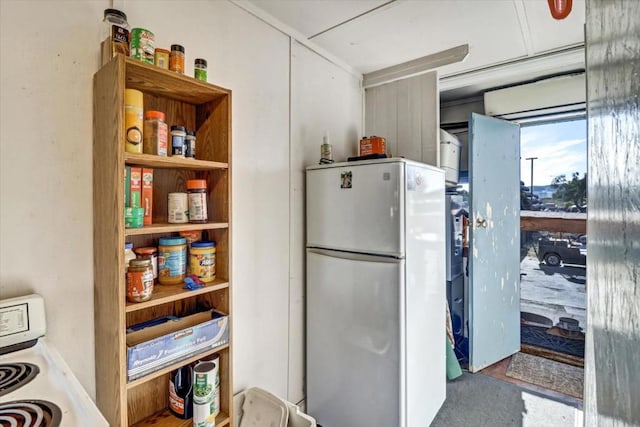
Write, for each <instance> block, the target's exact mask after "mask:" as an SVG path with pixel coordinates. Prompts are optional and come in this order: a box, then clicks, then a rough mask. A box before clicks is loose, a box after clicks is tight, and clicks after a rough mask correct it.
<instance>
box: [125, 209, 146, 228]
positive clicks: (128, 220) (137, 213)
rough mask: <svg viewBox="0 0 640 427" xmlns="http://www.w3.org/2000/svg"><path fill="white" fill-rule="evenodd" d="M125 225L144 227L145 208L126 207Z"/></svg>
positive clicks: (128, 226)
mask: <svg viewBox="0 0 640 427" xmlns="http://www.w3.org/2000/svg"><path fill="white" fill-rule="evenodd" d="M124 227H125V228H142V227H144V208H124Z"/></svg>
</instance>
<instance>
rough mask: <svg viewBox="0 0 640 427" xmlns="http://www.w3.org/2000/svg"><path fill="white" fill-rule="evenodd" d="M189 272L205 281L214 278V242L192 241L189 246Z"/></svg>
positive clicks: (210, 280)
mask: <svg viewBox="0 0 640 427" xmlns="http://www.w3.org/2000/svg"><path fill="white" fill-rule="evenodd" d="M189 272H190V273H191V274H195V275H196V276H198V278H199V279H200V280H202V281H203V282H205V283H209V282H213V281H214V280H215V278H216V242H193V243H191V246H190V248H189Z"/></svg>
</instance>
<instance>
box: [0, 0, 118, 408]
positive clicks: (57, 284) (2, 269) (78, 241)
mask: <svg viewBox="0 0 640 427" xmlns="http://www.w3.org/2000/svg"><path fill="white" fill-rule="evenodd" d="M108 6H109V5H108V2H107V1H95V2H94V1H91V2H79V1H56V2H43V1H5V0H3V1H2V2H0V52H1V55H2V56H1V58H0V67H1V68H0V93H2V96H1V101H0V106H1V107H0V188H1V200H0V297H1V298H8V297H13V296H17V295H22V294H27V293H31V292H37V293H39V294H41V295H42V296H43V297H44V299H45V303H46V305H45V307H46V311H47V316H48V319H49V322H48V325H47V326H48V332H47V335H48V337H49V338H50V340H51V341H52V342H53V343H55V344H56V347H57V348H58V349H59V350H60V352H61V353H62V355H63V357H64V358H65V359H66V360H67V361H68V362H69V365H70V366H71V368H72V370H73V371H74V372H75V373H76V374H77V376H78V377H79V379H80V381H81V383H82V384H83V385H84V386H85V387H86V388H87V389H88V390H89V392H90V393H91V394H92V395H93V394H94V358H93V257H92V233H93V220H92V214H93V212H92V189H91V179H92V178H91V175H92V149H91V147H92V145H93V142H92V135H93V131H92V125H93V124H92V113H91V110H92V97H93V94H92V76H93V73H94V72H95V71H96V70H97V69H98V52H99V35H100V33H99V29H100V27H99V23H100V21H101V20H102V12H103V10H104V8H105V7H108Z"/></svg>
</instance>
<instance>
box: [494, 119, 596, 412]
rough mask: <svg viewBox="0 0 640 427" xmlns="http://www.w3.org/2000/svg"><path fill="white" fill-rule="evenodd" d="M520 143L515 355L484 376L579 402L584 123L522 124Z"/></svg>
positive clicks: (584, 248) (582, 320) (583, 283)
mask: <svg viewBox="0 0 640 427" xmlns="http://www.w3.org/2000/svg"><path fill="white" fill-rule="evenodd" d="M520 136H521V138H520V142H521V145H520V153H521V168H520V171H521V177H520V208H521V239H520V243H521V248H520V272H521V279H520V314H521V319H520V322H521V324H520V327H521V334H520V339H521V351H520V352H519V353H517V354H515V355H514V356H512V357H511V358H509V360H508V361H504V363H502V365H500V364H498V366H493V367H492V368H491V369H492V370H493V373H494V374H499V375H503V378H504V379H508V380H511V381H513V380H516V381H522V382H524V383H529V384H534V385H536V386H540V387H542V388H544V389H546V390H551V391H554V392H558V393H560V394H561V395H564V396H570V397H571V398H574V399H575V402H579V401H580V400H581V399H582V397H583V396H582V393H583V381H584V370H583V367H584V343H585V335H584V332H585V331H586V287H587V283H586V256H587V236H586V226H585V225H586V210H587V203H588V201H587V194H586V171H587V169H586V167H587V161H586V159H587V142H586V120H585V119H583V118H580V119H572V120H564V121H554V122H546V123H539V122H538V123H533V124H526V125H524V124H522V125H521V134H520ZM491 369H490V370H491Z"/></svg>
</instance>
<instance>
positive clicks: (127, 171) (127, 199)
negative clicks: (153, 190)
mask: <svg viewBox="0 0 640 427" xmlns="http://www.w3.org/2000/svg"><path fill="white" fill-rule="evenodd" d="M124 207H125V208H129V207H131V166H125V167H124Z"/></svg>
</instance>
